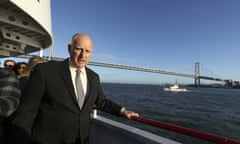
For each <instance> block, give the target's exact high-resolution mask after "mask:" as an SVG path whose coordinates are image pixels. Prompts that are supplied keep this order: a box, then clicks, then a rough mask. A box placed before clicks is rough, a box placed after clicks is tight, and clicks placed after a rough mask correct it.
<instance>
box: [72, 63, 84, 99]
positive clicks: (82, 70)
mask: <svg viewBox="0 0 240 144" xmlns="http://www.w3.org/2000/svg"><path fill="white" fill-rule="evenodd" d="M69 70H70V73H71V78H72V83H73V86H74V91H75V94H76V96H77V89H76V83H75V78H76V71H77V68H76V67H74V66H73V64H72V63H71V62H70V64H69ZM80 71H81V75H80V76H81V82H82V88H83V93H84V96H86V95H87V93H88V82H87V73H86V69H85V68H81V69H80Z"/></svg>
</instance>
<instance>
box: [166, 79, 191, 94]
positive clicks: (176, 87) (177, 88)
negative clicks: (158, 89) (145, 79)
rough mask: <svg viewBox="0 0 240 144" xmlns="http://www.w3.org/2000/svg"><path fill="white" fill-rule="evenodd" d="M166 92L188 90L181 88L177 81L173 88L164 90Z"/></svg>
mask: <svg viewBox="0 0 240 144" xmlns="http://www.w3.org/2000/svg"><path fill="white" fill-rule="evenodd" d="M163 90H164V91H168V92H186V91H187V89H186V88H179V85H178V82H177V81H176V82H175V84H174V85H173V86H170V87H168V88H163Z"/></svg>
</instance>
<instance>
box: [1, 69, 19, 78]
mask: <svg viewBox="0 0 240 144" xmlns="http://www.w3.org/2000/svg"><path fill="white" fill-rule="evenodd" d="M7 76H8V77H9V76H13V77H15V76H16V75H15V73H14V71H13V70H12V69H10V68H0V77H1V78H2V77H7Z"/></svg>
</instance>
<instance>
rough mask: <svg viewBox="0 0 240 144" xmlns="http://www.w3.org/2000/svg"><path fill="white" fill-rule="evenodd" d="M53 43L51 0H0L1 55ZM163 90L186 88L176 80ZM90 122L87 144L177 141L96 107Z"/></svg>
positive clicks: (158, 124) (185, 130)
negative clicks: (111, 116) (113, 117)
mask: <svg viewBox="0 0 240 144" xmlns="http://www.w3.org/2000/svg"><path fill="white" fill-rule="evenodd" d="M52 43H53V38H52V32H51V9H50V0H30V1H29V0H1V1H0V58H4V57H19V56H26V55H28V54H30V53H32V52H38V51H40V52H41V51H42V50H43V49H45V48H48V47H50V46H51V45H52ZM50 52H51V51H50ZM40 54H41V53H40ZM166 90H167V91H186V89H182V88H179V86H178V85H176V84H175V85H174V86H172V87H170V88H166ZM133 120H135V121H138V122H141V123H145V124H149V125H152V126H155V127H159V128H164V129H168V130H171V131H175V132H178V133H181V134H185V135H189V136H193V137H198V138H201V139H205V140H208V141H212V142H215V143H228V142H230V143H234V144H235V143H239V144H240V141H238V140H232V139H228V138H226V137H221V136H216V135H213V134H208V133H204V132H200V131H196V130H192V129H188V128H184V127H180V126H176V125H173V124H167V123H164V122H160V121H154V120H150V119H146V118H133ZM91 122H92V126H91V133H90V144H126V143H128V144H179V142H176V141H174V140H171V139H168V138H164V137H162V136H159V135H156V134H153V133H151V132H148V131H145V130H141V129H138V128H136V127H132V126H129V125H126V124H123V123H120V122H117V121H114V120H111V119H108V118H105V117H103V116H100V115H96V111H95V112H93V116H92V119H91Z"/></svg>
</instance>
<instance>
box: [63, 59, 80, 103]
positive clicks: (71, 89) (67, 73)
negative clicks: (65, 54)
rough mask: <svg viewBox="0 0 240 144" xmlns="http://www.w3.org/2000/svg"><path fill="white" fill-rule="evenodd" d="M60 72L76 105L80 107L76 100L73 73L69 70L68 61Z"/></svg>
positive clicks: (65, 61)
mask: <svg viewBox="0 0 240 144" xmlns="http://www.w3.org/2000/svg"><path fill="white" fill-rule="evenodd" d="M59 71H60V74H61V77H62V79H63V81H64V83H65V84H66V87H67V88H68V90H69V93H70V95H71V97H72V98H73V100H74V103H75V104H76V105H78V103H77V99H76V94H75V91H74V87H73V83H72V78H71V73H70V70H69V62H68V59H66V60H64V62H63V65H62V66H61V67H60V69H59Z"/></svg>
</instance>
